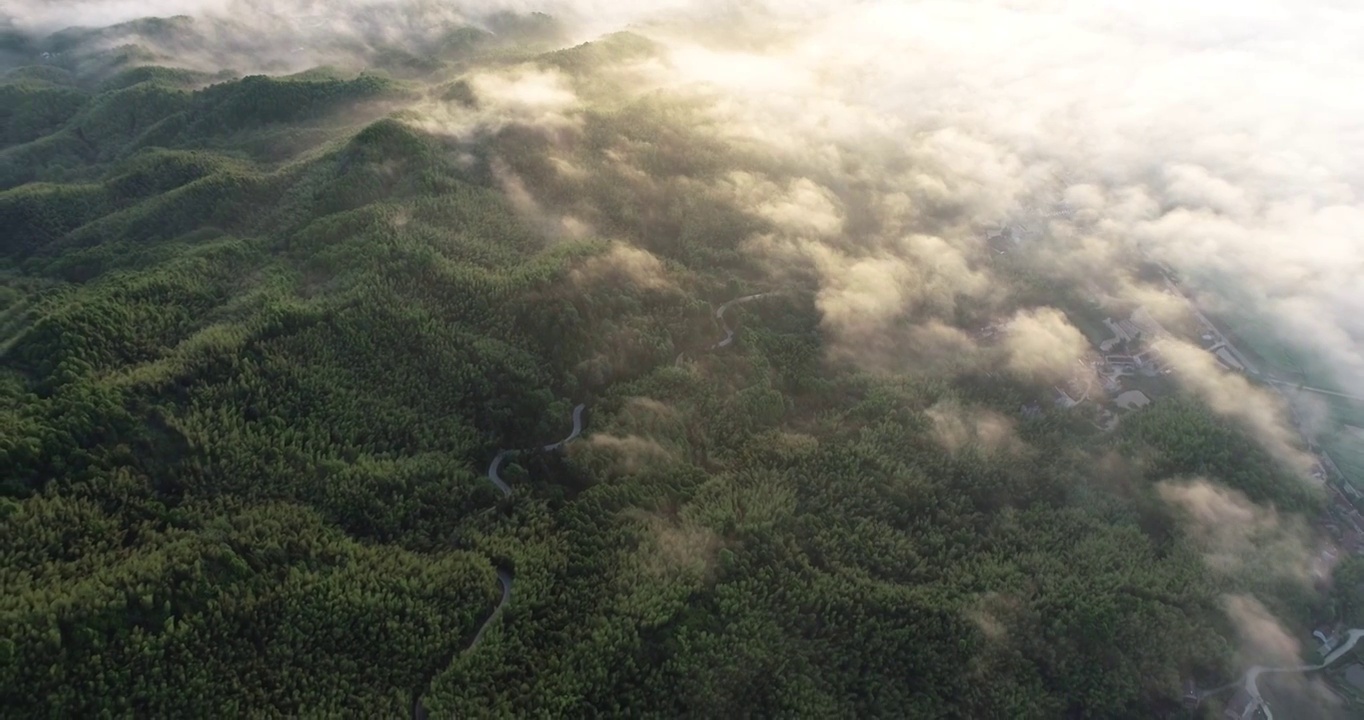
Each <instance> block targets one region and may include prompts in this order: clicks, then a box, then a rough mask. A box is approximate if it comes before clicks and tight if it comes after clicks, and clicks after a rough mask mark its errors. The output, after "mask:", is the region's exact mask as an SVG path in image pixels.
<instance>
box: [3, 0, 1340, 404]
mask: <svg viewBox="0 0 1364 720" xmlns="http://www.w3.org/2000/svg"><path fill="white" fill-rule="evenodd" d="M504 10H511V11H523V12H524V11H543V12H547V13H550V14H552V15H555V16H556V17H560V18H563V19H564V20H566V21H568V22H569V24H570V26H571V27H572V28H574V30H575V32H574V33H573V36H574V38H575V39H587V38H590V37H594V36H596V35H597V34H600V33H603V32H607V31H611V30H615V29H621V28H625V27H627V26H635V27H639V28H643V29H644V31H645V32H648V33H649V34H651V35H654V36H655V37H658V38H660V39H663V40H664V41H665V42H666V43H667V44H668V45H669V47H670V56H669V59H668V61H667V63H666V64H665V65H664V67H662V68H661V69H662V70H663V71H665V72H666V73H667V78H668V82H670V83H672V84H675V85H688V84H690V85H692V86H695V85H696V84H705V85H707V86H708V87H709V88H710V90H711V91H712V92H713V93H715V94H714V96H713V97H714V99H715V105H714V107H715V112H716V114H717V116H719V117H721V118H722V119H723V120H724V121H725V124H723V125H722V127H724V128H725V129H726V131H727V132H729V133H730V134H731V135H732V137H734V138H744V139H747V140H750V141H756V142H762V143H766V144H769V145H772V146H774V147H780V148H782V149H783V151H784V152H785V153H786V154H787V155H788V156H789V157H788V158H787V160H788V161H789V162H788V165H787V166H788V167H796V168H803V169H804V171H805V175H806V177H804V178H800V179H798V180H795V181H792V180H790V179H789V178H788V179H785V180H780V181H773V180H769V179H767V178H763V177H740V178H733V179H732V180H733V182H734V186H735V187H734V194H735V195H736V197H738V196H744V195H745V194H748V195H755V194H760V195H762V197H757V198H754V199H752V201H753V203H754V205H753V207H755V208H756V209H757V211H758V212H759V213H760V214H762V215H763V216H765V217H768V218H769V219H771V220H772V221H773V223H774V226H775V227H776V228H777V229H778V232H779V236H777V237H771V238H764V239H760V240H761V241H760V242H756V243H754V246H755V247H757V248H758V249H759V250H760V251H771V250H772V249H773V248H775V249H778V250H780V251H781V253H782V254H783V255H785V256H800V257H804V258H805V262H808V263H813V264H816V265H817V266H818V272H819V273H820V274H821V275H822V283H823V284H822V286H821V303H822V307H823V308H824V310H825V311H826V313H827V314H828V317H826V326H829V327H830V328H831V329H832V330H833V333H832V334H833V336H834V337H835V338H837V337H839V336H843V337H848V338H858V337H862V338H863V339H865V336H866V334H867V332H875V333H878V335H877V337H878V342H880V340H879V338H881V337H882V336H883V335H885V333H887V332H890V331H889V330H888V329H887V328H889V327H891V326H892V325H894V324H895V323H896V322H899V321H902V320H903V321H904V322H905V323H906V325H905V327H904V328H902V329H901V330H900V332H901V333H902V334H905V333H913V332H919V331H921V330H922V328H924V327H929V326H934V327H936V326H937V325H933V324H934V323H942V322H948V324H949V325H950V324H951V323H950V321H949V320H950V315H951V313H953V312H954V311H955V310H956V308H957V306H958V304H959V303H961V302H962V301H963V300H969V301H972V302H980V303H987V304H988V303H989V302H992V301H993V294H992V293H993V291H994V289H995V285H994V284H993V282H992V278H990V277H989V276H988V273H987V272H986V271H984V270H981V269H980V267H979V263H978V261H977V256H978V255H979V254H980V244H979V234H980V231H981V228H982V227H985V226H989V225H991V224H995V223H998V222H1000V221H1002V220H1004V219H1006V218H1009V217H1010V216H1014V215H1017V214H1018V213H1019V212H1020V211H1021V210H1023V209H1026V208H1027V207H1029V206H1030V205H1032V204H1033V203H1034V202H1035V201H1037V200H1038V199H1039V198H1049V199H1050V198H1055V197H1057V196H1058V195H1063V196H1064V197H1065V199H1066V200H1067V201H1068V202H1069V203H1070V204H1071V205H1072V206H1073V207H1074V208H1075V209H1076V212H1075V215H1074V218H1073V219H1071V220H1064V219H1060V218H1052V219H1051V220H1050V221H1049V222H1050V224H1051V230H1052V232H1051V241H1050V244H1051V246H1050V248H1049V251H1050V253H1051V255H1050V257H1053V258H1055V260H1056V265H1057V269H1058V274H1068V275H1069V276H1072V277H1073V276H1074V275H1075V274H1076V273H1077V272H1082V274H1083V275H1087V276H1090V277H1092V278H1095V279H1098V280H1100V281H1104V280H1107V281H1110V282H1108V283H1106V284H1107V285H1109V286H1118V287H1122V286H1124V283H1125V280H1124V278H1122V277H1121V275H1122V273H1121V272H1117V271H1115V270H1114V269H1113V265H1115V264H1116V260H1117V259H1119V258H1123V257H1128V256H1130V253H1131V252H1132V251H1134V250H1135V249H1138V248H1140V249H1141V250H1142V251H1144V252H1148V253H1150V254H1152V255H1154V256H1155V257H1157V258H1159V259H1161V260H1164V261H1166V262H1168V263H1170V264H1171V265H1174V266H1176V267H1177V268H1179V269H1181V270H1182V271H1184V272H1185V273H1186V274H1187V275H1189V276H1190V277H1192V278H1196V279H1199V280H1200V281H1201V282H1203V283H1204V284H1205V286H1206V287H1207V288H1211V289H1215V290H1217V291H1218V292H1220V293H1221V294H1222V295H1223V296H1224V300H1225V301H1227V302H1230V303H1234V304H1240V305H1242V306H1244V307H1245V308H1246V309H1248V310H1250V311H1251V314H1257V315H1259V316H1260V317H1261V318H1263V319H1265V320H1267V321H1268V322H1267V323H1266V325H1265V327H1269V328H1272V332H1273V333H1275V334H1277V335H1278V336H1280V337H1281V338H1282V339H1283V340H1285V341H1288V342H1290V343H1292V344H1294V345H1296V346H1298V347H1301V348H1305V349H1307V350H1310V351H1312V352H1314V353H1315V354H1317V355H1319V356H1320V357H1322V358H1323V359H1324V360H1325V361H1326V363H1327V364H1328V365H1329V367H1330V368H1331V369H1332V370H1333V371H1334V374H1335V375H1336V380H1337V381H1338V383H1337V384H1339V385H1341V386H1343V387H1344V388H1345V389H1347V390H1350V391H1354V392H1364V280H1361V278H1364V192H1362V191H1364V95H1361V94H1360V93H1358V92H1356V91H1355V86H1356V85H1357V80H1358V79H1359V78H1360V77H1364V43H1361V42H1359V38H1361V37H1364V6H1361V5H1360V4H1359V3H1358V2H1355V1H1354V0H1201V1H1200V2H1196V3H1189V2H1184V1H1182V0H1149V1H1148V2H1142V3H1131V2H1125V1H1124V2H1120V1H1119V0H1092V1H1090V2H1083V3H1081V2H1071V1H1068V0H918V1H916V2H855V3H850V2H845V1H838V2H836V1H834V0H805V1H803V2H781V3H778V2H774V1H772V0H750V1H748V2H733V1H732V0H731V1H726V2H720V1H719V0H664V1H661V2H641V3H628V4H626V3H613V2H606V0H566V1H563V2H556V1H549V2H532V1H529V0H475V1H474V2H467V3H458V2H455V3H449V2H435V1H434V0H346V1H345V2H339V3H322V2H318V1H316V0H280V1H278V2H268V3H267V2H265V0H177V1H175V2H172V1H170V0H164V1H162V0H143V1H142V2H128V1H124V0H50V1H47V2H41V3H33V2H28V1H26V0H0V17H9V18H10V19H11V21H12V22H14V23H15V24H17V25H18V26H19V27H23V28H32V29H44V28H45V29H53V28H57V27H61V26H65V25H72V24H80V25H100V24H104V23H108V22H112V21H116V20H122V19H129V18H134V17H139V16H144V15H149V14H160V15H166V14H171V13H191V14H193V13H207V14H214V15H218V16H223V17H230V18H231V19H232V20H233V21H234V22H235V23H237V24H238V25H239V26H247V27H253V28H257V29H259V30H260V32H261V33H263V34H264V35H265V36H270V34H271V33H275V32H283V29H289V30H290V31H291V32H295V35H296V34H297V32H299V31H315V32H338V31H340V30H348V31H351V32H355V33H357V34H358V35H361V36H363V37H373V36H375V35H376V33H377V35H378V36H385V35H387V36H392V35H393V34H395V33H397V34H401V33H403V32H426V31H429V30H430V29H431V28H432V27H433V26H434V20H437V19H441V20H448V21H453V20H457V19H460V18H464V19H467V20H469V21H472V22H474V23H478V22H480V20H479V18H482V17H485V16H487V15H488V14H489V13H492V12H497V11H504ZM681 26H685V27H686V28H687V29H686V31H677V30H676V29H675V28H677V27H681ZM357 28H363V29H364V32H363V33H360V32H359V31H358V30H356V29H357ZM376 28H377V29H376ZM669 28H674V29H671V30H670V29H669ZM698 28H700V29H701V30H699V31H698ZM291 37H295V36H291ZM520 89H522V90H524V89H526V88H520ZM530 89H531V90H536V91H537V93H538V94H536V93H529V94H527V95H526V98H527V103H523V104H525V105H527V111H528V112H529V111H532V110H534V111H539V110H541V109H542V107H541V106H542V105H544V103H545V102H549V101H551V100H554V99H555V98H556V97H558V96H557V95H555V94H554V92H553V90H554V88H551V87H539V86H536V87H534V88H530ZM519 91H520V90H518V92H519ZM527 92H529V90H527ZM523 94H524V93H523ZM531 101H534V102H531ZM774 182H775V184H774ZM1066 185H1069V186H1070V188H1069V189H1068V190H1067V189H1065V186H1066ZM859 193H860V195H859ZM850 199H852V200H858V202H855V203H850V202H849V201H850ZM867 218H871V219H872V220H873V221H874V222H871V223H870V224H868V223H867V222H866V219H867ZM859 228H861V229H859ZM866 228H871V229H870V230H867V229H866ZM840 233H842V234H846V235H857V234H859V233H861V235H862V237H858V238H856V239H857V242H856V243H855V244H852V243H850V242H849V241H848V239H847V238H846V237H840ZM764 248H765V250H764ZM1068 261H1069V262H1068ZM1063 271H1064V272H1063ZM1105 275H1108V276H1109V277H1105ZM840 313H842V314H843V315H845V316H847V317H848V318H850V320H849V322H853V323H854V324H855V329H856V330H857V331H856V332H852V331H849V330H848V329H847V328H846V327H845V328H840V327H838V325H839V323H840V322H841V321H840V320H839V314H840ZM867 328H872V330H871V331H868V330H867ZM907 342H908V341H907V340H904V339H900V340H897V339H895V338H890V339H889V340H886V341H885V342H884V343H883V344H884V345H885V346H886V347H888V348H899V347H901V346H902V345H904V344H905V343H907Z"/></svg>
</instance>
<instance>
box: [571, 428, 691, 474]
mask: <svg viewBox="0 0 1364 720" xmlns="http://www.w3.org/2000/svg"><path fill="white" fill-rule="evenodd" d="M570 447H571V448H572V450H571V452H572V453H573V454H574V455H578V456H585V457H583V459H584V461H586V462H588V463H589V464H593V465H602V466H603V467H602V470H603V471H604V474H605V475H607V476H610V477H619V476H623V475H633V474H635V473H638V472H640V471H642V470H644V469H646V468H649V467H654V466H657V465H661V464H666V463H669V462H672V461H673V459H674V457H673V453H672V452H670V451H669V450H668V449H667V448H665V447H663V446H662V445H660V444H659V443H658V441H656V440H653V439H650V438H646V437H641V436H638V435H624V436H620V435H608V434H605V433H594V434H593V435H591V436H589V437H588V438H586V440H584V441H582V442H578V443H574V444H573V445H571V446H570Z"/></svg>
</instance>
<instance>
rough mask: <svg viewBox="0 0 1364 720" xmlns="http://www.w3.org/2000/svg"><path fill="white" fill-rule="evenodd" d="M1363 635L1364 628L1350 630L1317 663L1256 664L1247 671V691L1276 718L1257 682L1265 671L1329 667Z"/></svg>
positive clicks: (1351, 648) (1285, 671) (1300, 670)
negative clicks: (1266, 665) (1281, 666)
mask: <svg viewBox="0 0 1364 720" xmlns="http://www.w3.org/2000/svg"><path fill="white" fill-rule="evenodd" d="M1361 637H1364V629H1361V628H1355V629H1353V630H1350V631H1349V632H1348V633H1347V638H1346V640H1345V642H1343V643H1341V644H1340V647H1338V648H1336V649H1335V650H1333V651H1332V652H1331V654H1330V655H1327V656H1326V658H1325V659H1323V660H1322V661H1321V662H1319V663H1317V664H1316V665H1299V666H1297V667H1285V668H1270V667H1264V666H1262V665H1256V666H1255V667H1252V668H1251V669H1249V670H1247V671H1246V691H1247V692H1249V693H1250V696H1251V697H1253V698H1255V702H1257V703H1261V707H1262V708H1263V709H1264V711H1265V716H1266V717H1268V718H1269V720H1274V713H1273V712H1271V711H1270V709H1269V706H1268V705H1264V704H1263V703H1264V698H1262V697H1260V687H1259V685H1258V684H1257V682H1258V681H1259V679H1260V676H1261V675H1264V674H1265V673H1287V672H1312V671H1313V670H1320V669H1322V668H1325V667H1329V666H1330V665H1331V663H1333V662H1335V661H1337V660H1339V659H1341V658H1342V657H1345V656H1346V655H1347V654H1349V652H1350V651H1351V650H1353V649H1354V647H1355V644H1356V643H1358V642H1359V639H1360V638H1361Z"/></svg>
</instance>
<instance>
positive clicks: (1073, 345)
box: [1003, 308, 1089, 382]
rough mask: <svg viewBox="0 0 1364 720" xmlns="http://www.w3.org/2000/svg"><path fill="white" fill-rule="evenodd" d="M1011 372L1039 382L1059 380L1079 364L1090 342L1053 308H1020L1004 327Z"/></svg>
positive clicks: (1073, 370)
mask: <svg viewBox="0 0 1364 720" xmlns="http://www.w3.org/2000/svg"><path fill="white" fill-rule="evenodd" d="M1003 347H1004V351H1005V353H1006V354H1007V360H1006V364H1007V367H1008V368H1009V370H1010V371H1012V372H1014V373H1016V374H1017V375H1019V376H1020V377H1024V378H1027V379H1030V380H1037V381H1041V382H1060V381H1063V380H1065V379H1067V378H1069V377H1070V376H1071V375H1072V374H1074V373H1075V371H1076V370H1077V369H1078V368H1079V367H1080V359H1081V358H1082V357H1084V355H1085V354H1086V353H1087V352H1089V341H1088V340H1086V339H1085V336H1084V335H1083V334H1082V333H1081V332H1080V331H1079V330H1076V329H1075V327H1074V326H1072V325H1071V324H1070V322H1069V321H1068V320H1066V316H1065V314H1064V313H1062V312H1061V311H1059V310H1056V309H1054V308H1038V309H1035V310H1020V311H1019V312H1018V313H1016V314H1015V315H1014V316H1013V318H1012V319H1011V320H1009V322H1008V323H1007V325H1006V326H1005V329H1004V342H1003Z"/></svg>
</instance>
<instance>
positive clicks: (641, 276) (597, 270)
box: [569, 242, 677, 290]
mask: <svg viewBox="0 0 1364 720" xmlns="http://www.w3.org/2000/svg"><path fill="white" fill-rule="evenodd" d="M569 276H570V277H571V278H572V280H573V282H574V283H575V284H576V285H579V286H582V287H596V286H598V285H603V284H605V285H612V286H625V287H633V288H636V289H639V290H670V289H675V288H676V287H677V285H676V284H675V283H674V282H673V281H672V279H671V278H669V277H668V272H667V269H666V268H665V267H664V266H663V261H661V260H659V259H658V257H656V256H655V255H654V254H653V253H650V252H649V251H647V250H642V249H640V248H637V247H633V246H630V245H626V244H625V243H621V242H614V243H612V244H611V247H610V249H609V250H607V251H606V252H605V253H602V254H600V255H594V256H592V257H591V258H588V259H587V261H586V262H584V263H582V264H581V265H579V266H578V267H575V268H573V270H572V271H570V273H569Z"/></svg>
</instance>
